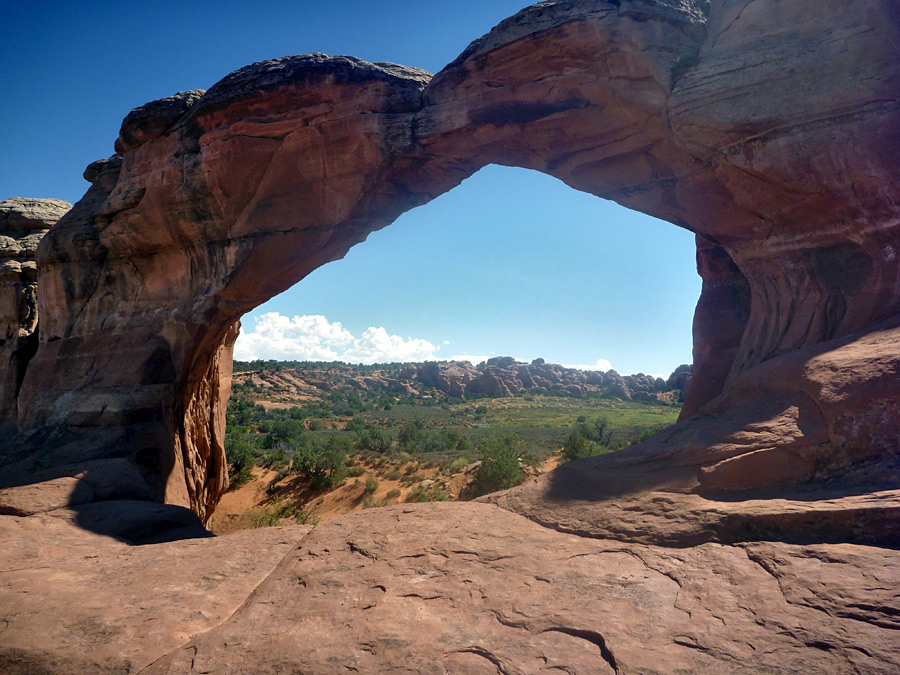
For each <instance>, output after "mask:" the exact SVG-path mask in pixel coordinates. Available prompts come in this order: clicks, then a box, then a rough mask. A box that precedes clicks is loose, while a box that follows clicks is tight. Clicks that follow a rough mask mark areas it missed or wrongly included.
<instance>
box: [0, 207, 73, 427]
mask: <svg viewBox="0 0 900 675" xmlns="http://www.w3.org/2000/svg"><path fill="white" fill-rule="evenodd" d="M71 208H72V205H71V204H69V203H68V202H64V201H62V200H59V199H23V198H21V197H14V198H12V199H7V200H5V201H2V202H0V432H4V433H9V432H10V431H14V430H15V420H16V396H17V394H18V392H19V386H20V385H21V384H22V378H23V377H24V376H25V368H26V366H27V365H28V360H29V359H30V358H31V356H32V355H33V354H34V351H35V349H37V335H36V333H35V331H36V329H37V292H36V289H37V276H38V274H37V263H36V262H35V256H36V254H37V246H38V242H40V240H41V239H42V238H43V236H44V235H45V234H47V232H48V230H49V229H50V228H51V227H53V225H54V224H55V223H56V221H58V220H59V219H60V218H61V217H62V216H63V215H64V214H65V213H66V211H68V210H69V209H71Z"/></svg>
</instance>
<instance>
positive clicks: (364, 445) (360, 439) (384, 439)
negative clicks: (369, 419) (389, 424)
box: [356, 429, 393, 454]
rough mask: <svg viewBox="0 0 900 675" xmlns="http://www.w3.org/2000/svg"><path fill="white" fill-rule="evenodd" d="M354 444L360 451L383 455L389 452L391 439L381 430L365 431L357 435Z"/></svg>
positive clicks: (391, 443)
mask: <svg viewBox="0 0 900 675" xmlns="http://www.w3.org/2000/svg"><path fill="white" fill-rule="evenodd" d="M356 444H357V446H358V447H359V449H360V450H364V451H368V452H377V453H379V454H385V453H387V452H390V451H391V447H392V445H393V439H392V438H391V435H390V434H389V433H388V432H386V431H382V430H381V429H366V430H365V431H363V432H361V433H359V434H358V436H357V439H356Z"/></svg>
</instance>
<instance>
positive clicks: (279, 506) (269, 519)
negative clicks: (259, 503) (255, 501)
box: [250, 495, 319, 527]
mask: <svg viewBox="0 0 900 675" xmlns="http://www.w3.org/2000/svg"><path fill="white" fill-rule="evenodd" d="M283 520H295V521H297V522H298V523H300V524H306V525H316V524H318V522H319V516H317V515H316V514H314V513H312V512H310V511H306V510H305V509H303V508H302V507H299V506H297V505H296V504H288V503H285V501H284V499H283V498H282V497H281V496H280V495H279V496H277V497H275V498H274V499H273V500H272V504H271V505H270V506H269V507H268V508H266V509H263V510H262V511H257V512H256V513H254V514H252V515H251V516H250V524H251V525H252V526H253V527H273V526H275V525H280V524H281V521H283Z"/></svg>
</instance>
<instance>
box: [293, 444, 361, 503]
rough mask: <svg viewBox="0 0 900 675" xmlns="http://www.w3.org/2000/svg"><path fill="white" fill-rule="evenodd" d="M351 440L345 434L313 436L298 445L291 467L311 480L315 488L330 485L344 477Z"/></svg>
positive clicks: (311, 485)
mask: <svg viewBox="0 0 900 675" xmlns="http://www.w3.org/2000/svg"><path fill="white" fill-rule="evenodd" d="M349 451H350V440H349V439H348V438H346V437H345V436H336V435H333V436H329V437H328V438H327V439H325V440H323V439H321V438H311V439H308V440H306V442H304V443H303V444H301V445H299V446H297V447H296V448H295V449H294V451H293V453H292V456H291V468H292V470H293V471H294V472H295V473H298V474H300V475H301V476H303V477H304V478H306V479H307V480H308V481H309V485H310V487H311V488H312V489H313V490H319V489H322V488H326V487H330V486H331V485H334V484H336V483H339V482H340V481H342V480H343V479H344V472H345V471H346V469H347V453H348V452H349Z"/></svg>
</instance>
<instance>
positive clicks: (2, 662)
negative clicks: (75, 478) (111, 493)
mask: <svg viewBox="0 0 900 675" xmlns="http://www.w3.org/2000/svg"><path fill="white" fill-rule="evenodd" d="M93 506H99V505H93ZM153 506H157V507H159V506H161V505H153ZM169 508H171V507H169ZM120 510H121V509H120ZM113 511H114V512H115V513H114V515H115V516H121V514H120V513H118V512H117V511H115V509H113ZM71 515H72V514H71V512H69V511H61V512H57V513H54V512H50V513H44V514H40V515H35V516H31V517H27V518H20V517H14V516H3V517H0V672H2V673H106V672H109V673H131V672H137V671H140V670H141V669H142V668H144V667H145V666H147V665H149V664H150V663H152V662H153V661H154V660H156V659H158V658H159V657H161V656H163V655H164V654H166V653H168V652H170V651H171V650H173V649H176V648H177V647H178V646H180V645H182V644H184V643H185V642H186V641H188V640H189V639H191V637H193V636H195V635H197V634H202V633H204V632H205V631H208V630H210V629H211V628H212V627H214V626H216V625H218V624H220V623H221V622H222V621H224V620H225V619H227V618H228V617H229V616H230V615H231V614H232V613H233V612H234V611H235V610H236V609H238V608H239V607H240V606H241V603H243V602H244V600H245V599H246V598H247V596H248V595H250V594H251V592H252V591H253V589H254V588H255V587H256V586H257V585H258V584H259V583H260V582H261V581H262V580H263V579H265V578H266V576H267V575H268V574H269V573H270V572H271V571H272V569H273V568H274V567H275V566H276V565H277V563H278V562H279V560H281V558H283V557H284V555H285V554H286V553H287V552H288V551H290V550H291V549H292V548H293V547H294V546H296V543H297V542H298V541H299V540H300V539H301V538H302V537H303V535H305V534H306V532H307V531H308V530H309V529H310V528H308V527H301V526H297V527H292V528H269V529H265V530H253V531H249V532H243V533H240V534H237V535H234V536H230V537H227V538H219V539H216V538H206V539H191V540H184V541H176V542H170V543H164V544H156V545H148V546H132V545H129V544H128V543H126V542H124V541H122V540H120V539H116V538H113V537H109V536H103V535H100V534H95V533H92V532H89V531H87V530H84V529H80V528H78V527H74V526H73V525H72V518H71V517H70V516H71ZM190 515H193V514H190Z"/></svg>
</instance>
